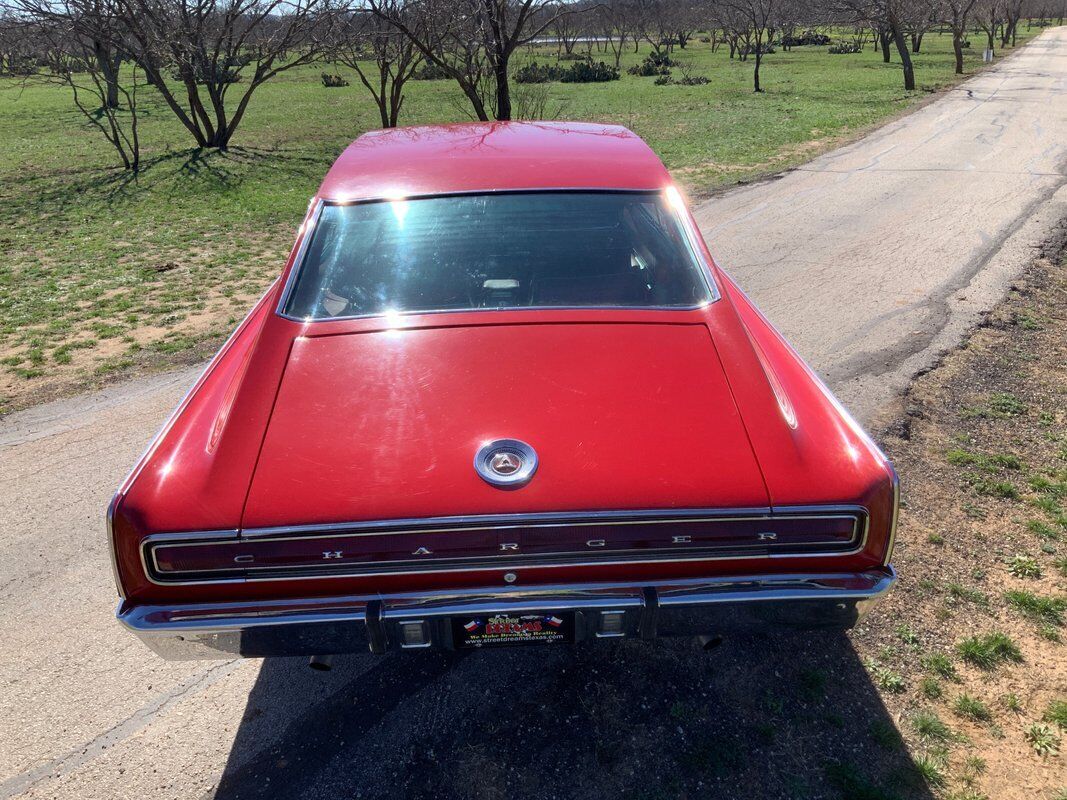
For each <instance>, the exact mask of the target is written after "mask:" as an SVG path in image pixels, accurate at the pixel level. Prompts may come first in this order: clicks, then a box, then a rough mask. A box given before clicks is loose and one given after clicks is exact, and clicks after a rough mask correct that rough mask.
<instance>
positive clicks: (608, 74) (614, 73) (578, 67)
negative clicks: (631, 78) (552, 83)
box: [560, 61, 619, 83]
mask: <svg viewBox="0 0 1067 800" xmlns="http://www.w3.org/2000/svg"><path fill="white" fill-rule="evenodd" d="M618 79H619V71H618V70H617V69H615V67H612V66H609V65H608V64H605V63H604V62H603V61H598V62H596V63H595V64H594V63H592V62H590V61H575V62H574V63H573V64H571V65H570V67H568V68H567V69H565V70H564V71H563V74H562V75H561V76H560V81H561V82H562V83H605V82H607V81H617V80H618Z"/></svg>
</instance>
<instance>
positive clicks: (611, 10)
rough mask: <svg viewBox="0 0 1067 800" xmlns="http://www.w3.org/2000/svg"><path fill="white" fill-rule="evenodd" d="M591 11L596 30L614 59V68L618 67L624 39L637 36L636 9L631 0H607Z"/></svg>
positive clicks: (623, 47) (624, 46)
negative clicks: (593, 15)
mask: <svg viewBox="0 0 1067 800" xmlns="http://www.w3.org/2000/svg"><path fill="white" fill-rule="evenodd" d="M593 13H594V14H595V22H596V26H597V28H596V29H597V31H598V32H599V33H600V35H601V36H602V37H603V38H604V41H605V46H606V47H608V48H609V49H610V50H611V55H612V57H613V58H614V59H615V69H618V68H619V63H620V62H621V61H622V53H623V50H624V49H625V48H626V40H627V39H629V38H631V37H633V38H634V39H635V40H636V38H637V20H638V16H639V15H638V10H637V8H636V3H635V2H633V0H608V1H607V2H605V3H600V4H598V5H597V6H596V7H595V8H594V10H593Z"/></svg>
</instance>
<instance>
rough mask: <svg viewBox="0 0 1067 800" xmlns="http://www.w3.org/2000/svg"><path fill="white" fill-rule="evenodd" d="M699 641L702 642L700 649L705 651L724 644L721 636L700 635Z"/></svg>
mask: <svg viewBox="0 0 1067 800" xmlns="http://www.w3.org/2000/svg"><path fill="white" fill-rule="evenodd" d="M697 641H698V642H699V643H700V649H701V650H703V651H704V652H708V651H710V650H714V649H715V648H716V647H718V646H719V645H720V644H722V637H721V636H698V637H697Z"/></svg>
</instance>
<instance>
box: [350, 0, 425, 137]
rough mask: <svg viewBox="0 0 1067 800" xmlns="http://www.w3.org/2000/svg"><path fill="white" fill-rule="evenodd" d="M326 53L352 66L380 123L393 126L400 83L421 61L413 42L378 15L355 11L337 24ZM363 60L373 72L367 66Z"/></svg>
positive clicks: (388, 0) (401, 89)
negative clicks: (370, 99) (377, 114)
mask: <svg viewBox="0 0 1067 800" xmlns="http://www.w3.org/2000/svg"><path fill="white" fill-rule="evenodd" d="M385 2H386V3H392V4H396V2H397V0H385ZM397 13H403V12H402V11H401V10H399V9H398V10H397ZM330 57H331V58H332V59H333V60H335V61H338V62H340V63H341V64H344V65H345V66H346V67H349V68H350V69H353V70H355V72H356V74H357V75H358V76H359V80H360V82H361V83H362V84H363V86H364V87H366V89H367V91H368V92H370V94H371V97H373V98H374V103H375V105H377V106H378V113H379V114H380V116H381V120H382V127H383V128H395V127H396V125H397V121H398V120H399V118H400V109H401V108H402V107H403V105H404V86H405V84H406V83H407V82H408V80H409V79H410V78H411V76H412V75H413V74H414V73H415V70H416V69H418V67H419V64H421V63H422V53H420V52H419V50H418V48H417V47H415V44H414V43H413V42H412V41H411V40H410V39H409V38H408V37H406V36H404V35H403V34H402V33H400V32H399V31H398V30H397V29H396V28H394V27H393V26H392V25H390V24H389V23H388V22H386V21H385V20H384V19H382V18H381V17H380V16H378V15H376V14H371V13H367V12H364V11H356V12H354V13H352V14H350V15H349V16H348V17H347V18H346V19H345V21H344V22H343V23H342V24H341V25H340V26H339V29H338V32H337V35H336V43H335V44H334V45H333V46H332V47H331V48H330ZM367 61H370V62H372V63H373V64H374V67H375V70H376V73H377V74H373V73H371V72H370V71H369V70H368V69H367Z"/></svg>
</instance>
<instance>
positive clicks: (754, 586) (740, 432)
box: [108, 123, 898, 658]
mask: <svg viewBox="0 0 1067 800" xmlns="http://www.w3.org/2000/svg"><path fill="white" fill-rule="evenodd" d="M897 497H898V492H897V481H896V477H895V475H894V472H893V469H892V467H891V465H890V464H889V462H888V461H887V460H886V458H885V456H884V455H883V454H882V453H881V452H880V451H879V450H878V448H877V447H876V446H875V445H874V444H873V443H872V441H871V440H870V439H869V438H868V437H867V436H866V435H865V434H864V433H863V431H862V430H861V429H860V428H859V427H858V426H857V425H856V423H854V422H853V421H852V420H851V418H850V417H849V416H848V414H847V413H846V412H845V411H844V410H843V409H842V408H841V406H840V405H839V404H838V403H837V401H836V400H835V399H834V398H833V396H831V394H830V393H829V391H828V390H827V389H826V387H824V386H823V385H822V383H821V382H820V381H819V379H818V378H817V377H816V376H815V375H814V373H813V372H812V371H811V369H809V368H808V367H807V366H806V365H805V364H804V363H803V361H801V359H800V358H799V357H798V356H797V354H796V353H795V352H794V351H793V350H792V349H791V348H790V347H789V345H788V344H787V343H786V342H785V341H784V340H783V339H782V337H781V336H780V335H779V334H778V333H777V332H776V331H775V330H774V328H772V327H771V325H770V324H769V323H768V322H767V320H766V319H765V318H764V317H763V316H761V315H760V313H759V312H758V311H757V310H756V309H755V307H754V306H753V305H752V304H751V302H750V301H749V300H748V299H747V298H746V297H745V295H744V294H743V293H742V292H741V291H740V290H739V289H738V288H737V286H736V285H734V283H733V282H732V281H731V280H730V278H729V277H727V275H726V274H725V273H724V272H722V271H721V270H720V269H719V268H718V267H717V266H716V265H715V264H714V263H713V262H712V259H711V256H710V255H709V253H708V250H707V248H706V246H705V245H704V243H703V241H702V239H701V236H700V233H699V232H698V230H697V228H696V226H695V225H694V222H693V219H692V217H691V216H690V214H689V212H688V211H687V210H686V208H685V204H684V202H683V200H682V198H681V195H680V194H679V193H678V191H677V190H676V189H675V188H674V186H673V185H672V183H671V178H670V176H669V175H668V174H667V171H666V170H665V169H664V167H663V165H662V164H661V163H660V161H659V159H658V158H657V157H656V156H655V155H654V154H653V153H652V151H651V150H650V149H649V148H648V147H647V146H646V145H645V144H644V143H643V142H642V141H641V140H640V139H639V138H637V137H636V136H635V135H634V134H633V133H631V132H630V131H628V130H626V129H624V128H621V127H615V126H608V125H591V124H579V123H478V124H469V125H445V126H432V127H418V128H408V129H399V130H388V131H376V132H373V133H368V134H366V135H364V136H362V137H361V138H360V139H358V140H357V141H356V142H355V143H353V144H352V145H351V146H350V147H349V148H348V149H347V150H346V151H345V152H344V153H343V154H342V155H341V157H340V158H339V159H338V160H337V162H336V163H335V164H334V166H333V168H332V169H331V170H330V171H329V173H328V174H327V176H326V179H325V180H324V181H323V184H322V186H321V188H320V189H319V192H318V194H317V195H316V196H315V198H314V199H313V201H312V202H311V206H310V208H309V210H308V214H307V217H306V219H305V220H304V222H303V224H302V225H301V227H300V231H299V235H298V236H297V240H296V245H295V248H294V250H293V253H292V255H291V256H290V258H289V261H288V263H287V264H286V266H285V269H284V270H283V272H282V275H281V277H280V278H279V280H278V281H277V282H276V283H275V284H274V285H273V286H272V287H271V288H270V289H269V290H268V292H267V293H266V295H265V296H264V297H263V299H262V300H261V301H260V302H259V303H258V305H257V306H256V307H255V308H254V309H253V310H252V312H251V314H249V316H248V318H247V319H246V320H245V321H244V322H243V323H242V324H241V326H240V327H239V328H238V329H237V331H236V332H235V333H234V334H233V336H232V337H231V338H230V340H229V341H228V342H227V343H226V345H225V346H224V347H223V348H222V350H221V351H220V353H219V354H218V355H217V356H216V357H215V359H214V360H213V361H212V362H211V364H210V366H209V367H208V368H207V370H206V372H205V373H204V374H203V376H202V377H201V378H200V379H199V381H197V383H196V385H195V386H194V387H193V389H192V391H191V392H190V393H189V395H188V396H187V397H186V399H185V400H184V401H183V402H182V403H181V405H180V406H179V407H178V409H177V411H176V412H175V413H174V415H173V416H172V417H171V419H170V421H169V422H168V423H167V424H166V426H165V427H164V428H163V431H162V432H161V433H160V434H159V435H158V436H157V438H156V440H155V441H154V442H153V444H152V445H151V447H150V448H149V449H148V452H147V453H146V454H145V456H144V457H143V458H142V459H141V461H140V463H139V464H138V465H137V467H136V468H135V469H134V470H133V473H132V474H131V475H130V477H129V478H128V479H127V480H126V482H125V483H124V484H123V485H122V488H121V489H120V490H119V492H118V494H117V495H116V496H115V498H114V500H113V501H112V503H111V506H110V509H109V512H108V522H109V524H108V528H109V531H110V537H111V546H112V548H113V553H114V564H115V576H116V580H117V582H118V586H119V591H120V594H121V597H122V601H121V603H120V604H119V608H118V618H119V620H120V621H121V622H122V623H123V624H124V625H126V626H127V627H128V628H129V629H130V630H132V631H133V632H135V633H136V634H137V635H138V636H140V637H141V638H142V639H144V641H145V642H147V643H148V645H149V646H151V647H152V648H153V649H154V650H156V651H157V652H158V653H160V654H161V655H164V656H167V657H174V658H181V657H193V658H199V657H212V656H216V657H229V656H232V655H234V654H240V655H244V656H272V655H294V654H309V655H314V654H333V653H340V652H347V651H353V650H358V649H362V648H366V647H369V648H370V650H371V651H372V652H375V653H382V652H385V651H387V650H390V649H393V648H417V647H430V646H438V647H444V648H468V647H483V646H490V645H498V644H500V645H508V644H517V643H527V642H543V643H545V642H560V641H581V640H589V639H595V638H598V637H641V638H644V639H652V638H655V637H659V636H668V635H708V636H714V635H717V634H720V633H722V632H725V631H730V630H735V629H737V628H742V627H748V626H754V625H756V626H771V627H778V626H803V627H807V626H831V627H840V628H847V627H850V626H852V625H853V624H855V622H856V620H857V618H858V617H859V615H860V614H862V613H863V611H864V610H865V609H866V608H867V607H869V606H870V605H871V602H872V601H873V600H875V599H876V598H878V597H879V596H880V595H881V594H883V593H884V592H885V591H886V590H887V589H888V588H889V587H890V586H891V585H892V583H893V581H894V573H893V570H892V568H891V567H890V565H889V559H890V555H891V553H892V550H893V535H894V526H895V522H896V515H897Z"/></svg>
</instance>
